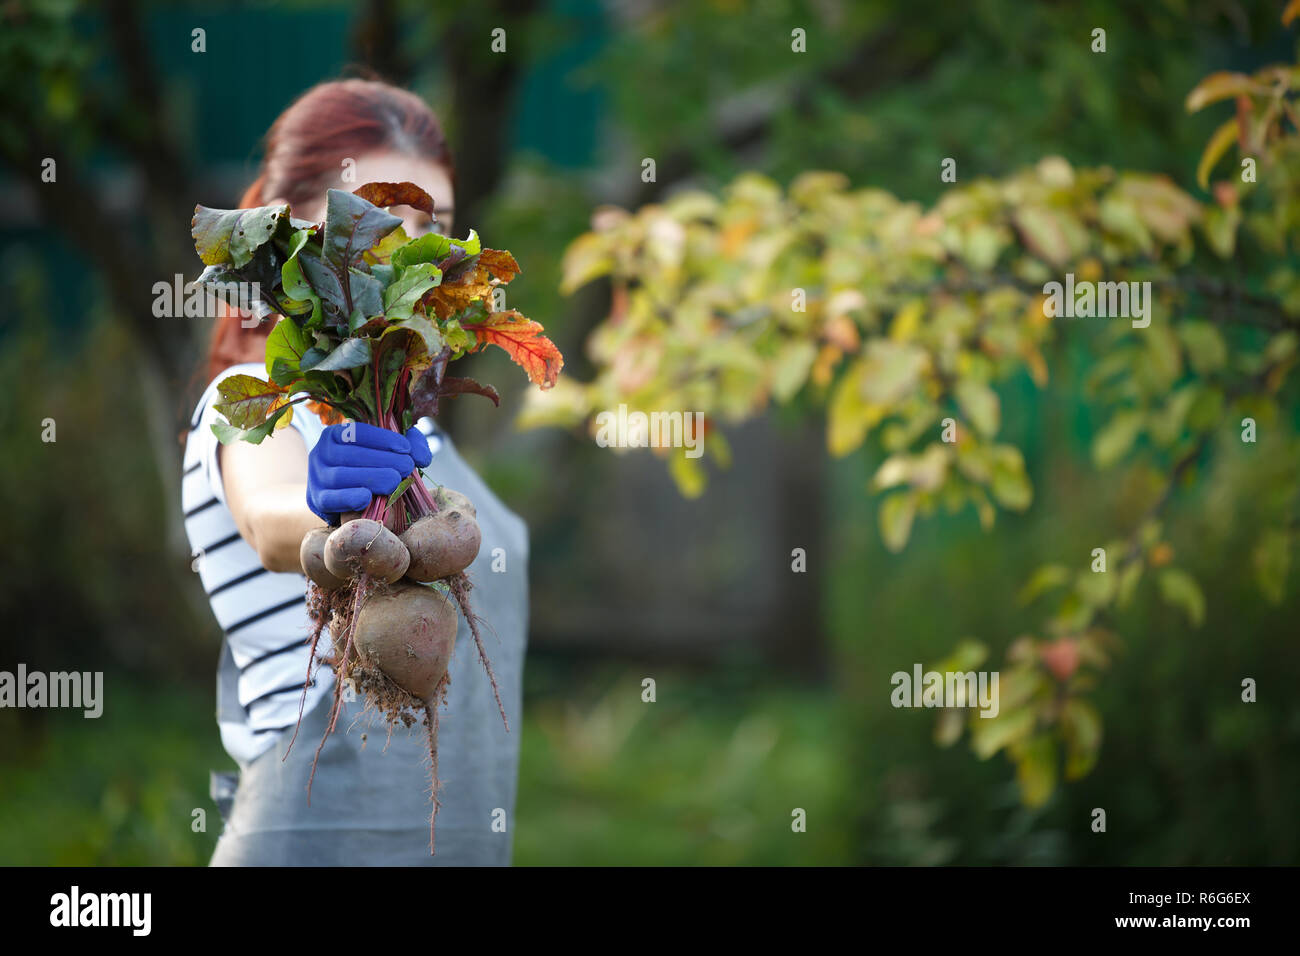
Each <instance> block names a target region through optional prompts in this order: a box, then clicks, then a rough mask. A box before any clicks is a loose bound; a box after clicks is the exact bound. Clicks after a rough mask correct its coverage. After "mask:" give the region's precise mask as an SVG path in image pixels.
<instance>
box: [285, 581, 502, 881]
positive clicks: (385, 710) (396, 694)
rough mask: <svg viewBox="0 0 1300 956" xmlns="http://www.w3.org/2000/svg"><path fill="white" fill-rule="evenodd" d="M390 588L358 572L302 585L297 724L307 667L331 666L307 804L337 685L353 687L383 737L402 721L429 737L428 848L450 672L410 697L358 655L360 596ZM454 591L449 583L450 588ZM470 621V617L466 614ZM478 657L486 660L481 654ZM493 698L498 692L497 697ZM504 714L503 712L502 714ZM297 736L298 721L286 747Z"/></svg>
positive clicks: (338, 701)
mask: <svg viewBox="0 0 1300 956" xmlns="http://www.w3.org/2000/svg"><path fill="white" fill-rule="evenodd" d="M391 590H392V588H391V587H390V586H389V585H388V584H387V583H385V582H384V581H383V580H381V579H378V578H371V577H369V576H368V575H360V576H358V577H357V578H356V579H354V580H353V581H351V582H349V583H348V584H347V585H346V586H344V587H342V588H339V589H337V590H335V591H325V590H323V589H322V588H320V587H318V586H317V585H316V584H315V583H311V582H309V583H308V590H307V613H308V616H309V618H310V620H311V622H312V630H311V635H310V638H309V640H310V644H311V655H310V660H309V661H308V664H307V678H306V681H305V682H304V684H303V691H302V701H301V702H300V703H299V706H298V726H299V727H301V726H302V713H303V705H304V704H305V702H306V700H307V688H308V687H310V686H311V683H312V676H313V671H317V672H318V671H319V665H320V664H329V665H330V667H332V668H333V669H334V676H335V680H334V699H333V705H332V707H331V711H330V719H329V725H328V726H327V727H326V728H325V734H324V736H322V738H321V741H320V744H319V746H317V748H316V756H315V758H314V759H313V760H312V765H311V775H310V776H309V777H308V780H307V803H308V805H309V806H310V805H311V785H312V781H314V780H315V778H316V764H317V762H318V761H319V760H320V754H321V750H323V749H324V747H325V741H327V740H328V739H329V737H330V735H331V734H332V733H334V729H335V727H336V726H337V724H338V719H339V714H340V712H341V711H342V707H343V699H344V695H343V691H344V688H345V687H351V688H352V689H353V690H354V691H355V692H356V693H358V694H360V695H361V697H362V699H363V700H364V702H365V704H364V707H363V708H362V713H361V716H365V715H367V714H378V715H379V716H380V718H381V719H382V720H383V722H384V724H385V725H386V726H387V729H388V737H389V739H391V738H392V735H393V729H394V728H395V727H396V726H397V725H398V724H399V723H400V724H401V725H402V726H403V727H405V728H407V729H409V728H411V727H413V726H414V725H415V723H416V722H417V721H422V722H423V724H424V727H425V731H426V734H427V737H428V742H429V798H430V800H431V802H432V804H433V809H432V811H431V812H430V814H429V853H430V855H432V854H433V852H434V822H435V821H436V819H437V816H438V808H439V806H440V801H439V800H438V791H439V789H440V784H439V781H438V707H439V706H441V705H442V704H445V703H446V701H447V688H448V686H449V684H450V681H451V677H450V674H444V675H443V677H442V680H441V681H439V682H438V686H437V688H436V689H435V690H434V692H433V695H432V697H431V698H430V699H429V700H427V701H425V700H421V699H420V698H418V697H416V696H415V695H414V694H411V693H409V692H408V691H406V690H403V689H402V688H401V687H399V686H398V685H397V684H396V683H395V682H394V681H393V680H392V678H390V677H389V676H388V675H387V674H385V673H384V672H383V671H381V670H380V669H379V668H378V667H375V666H374V665H373V664H371V663H370V662H369V661H367V660H366V659H365V658H363V657H362V656H361V654H360V653H359V652H358V651H357V649H356V645H355V643H354V641H353V636H354V632H355V623H356V616H357V614H358V613H359V612H360V610H361V607H362V605H363V604H365V602H366V600H367V599H368V598H369V597H370V596H371V595H373V594H376V593H379V594H384V593H387V592H389V591H391ZM453 593H454V589H453ZM457 599H458V600H460V601H461V602H462V603H461V607H462V610H464V611H466V612H467V611H468V604H467V603H466V602H465V601H464V592H461V593H460V594H457ZM470 623H471V627H474V622H473V620H471V622H470ZM326 627H328V629H329V633H330V643H331V645H332V647H331V654H330V656H324V655H322V654H320V653H319V650H320V638H321V635H322V634H323V633H324V632H325V629H326ZM474 636H475V638H476V639H477V638H478V630H477V627H474ZM482 651H483V648H482V644H481V643H480V645H479V652H480V653H482ZM484 663H485V664H486V663H487V660H486V657H485V658H484ZM488 668H489V670H488V673H489V676H490V675H491V665H490V664H488ZM495 688H496V681H495V679H493V689H494V690H495ZM498 700H499V698H498ZM502 716H503V717H504V713H503V714H502ZM297 739H298V727H295V728H294V732H293V737H292V738H291V739H290V741H289V749H291V748H292V747H293V742H294V741H295V740H297ZM285 757H286V758H287V757H288V749H286V751H285Z"/></svg>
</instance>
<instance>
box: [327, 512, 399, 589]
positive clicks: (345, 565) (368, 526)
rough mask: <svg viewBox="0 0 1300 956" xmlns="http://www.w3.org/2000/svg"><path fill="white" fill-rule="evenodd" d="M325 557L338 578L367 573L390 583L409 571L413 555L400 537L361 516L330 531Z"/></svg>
mask: <svg viewBox="0 0 1300 956" xmlns="http://www.w3.org/2000/svg"><path fill="white" fill-rule="evenodd" d="M324 560H325V567H326V569H327V570H328V571H329V573H330V574H332V575H334V576H335V577H336V578H341V579H343V580H346V581H350V580H352V579H353V578H355V577H357V576H358V575H361V574H368V575H370V577H372V578H378V579H379V580H381V581H387V582H389V583H390V584H391V583H392V582H393V581H396V580H397V579H398V578H400V577H401V576H402V575H403V574H405V573H406V569H407V566H408V565H409V564H410V562H411V555H410V553H409V552H408V551H407V550H406V545H404V544H403V543H402V541H401V539H400V538H398V537H397V535H395V534H393V532H391V531H389V530H388V529H387V528H386V527H384V526H383V525H382V524H380V523H379V522H378V521H374V520H371V519H370V518H358V519H357V520H355V521H349V522H346V523H345V524H343V525H341V526H340V527H338V528H336V529H335V530H334V531H333V532H331V533H330V536H329V538H328V540H326V542H325V550H324Z"/></svg>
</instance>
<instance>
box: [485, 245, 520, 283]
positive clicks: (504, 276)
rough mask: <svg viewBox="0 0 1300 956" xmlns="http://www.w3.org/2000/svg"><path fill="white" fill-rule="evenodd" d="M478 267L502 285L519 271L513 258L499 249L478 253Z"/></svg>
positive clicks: (517, 264)
mask: <svg viewBox="0 0 1300 956" xmlns="http://www.w3.org/2000/svg"><path fill="white" fill-rule="evenodd" d="M478 266H479V268H481V269H486V270H487V271H488V272H489V273H491V274H492V276H493V278H496V279H500V280H501V282H503V283H505V282H509V281H510V280H511V279H513V278H514V277H515V276H517V275H519V273H520V271H521V270H520V268H519V263H517V262H515V257H514V256H512V255H511V254H510V253H509V252H506V251H504V250H501V249H484V250H483V251H482V252H480V253H479V257H478Z"/></svg>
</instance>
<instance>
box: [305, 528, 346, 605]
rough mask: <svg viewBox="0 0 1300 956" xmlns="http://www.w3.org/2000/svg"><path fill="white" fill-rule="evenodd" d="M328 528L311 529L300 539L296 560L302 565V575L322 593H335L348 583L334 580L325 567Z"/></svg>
mask: <svg viewBox="0 0 1300 956" xmlns="http://www.w3.org/2000/svg"><path fill="white" fill-rule="evenodd" d="M329 536H330V529H329V528H312V529H311V530H310V531H308V532H307V533H306V534H305V535H303V537H302V547H301V548H299V549H298V560H299V562H300V563H301V564H302V573H303V574H305V575H307V577H309V578H311V579H312V581H314V582H315V584H316V586H317V587H318V588H320V589H321V590H322V591H337V590H338V589H339V588H341V587H343V586H344V585H345V584H347V583H348V582H347V581H345V580H343V579H342V578H336V577H335V576H334V575H332V574H330V570H329V568H327V567H325V542H326V541H328V540H329Z"/></svg>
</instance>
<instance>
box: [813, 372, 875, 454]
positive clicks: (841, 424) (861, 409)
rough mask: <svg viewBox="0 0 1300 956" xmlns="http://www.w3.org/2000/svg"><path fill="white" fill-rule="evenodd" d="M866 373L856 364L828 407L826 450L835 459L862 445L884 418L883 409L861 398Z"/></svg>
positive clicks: (842, 381) (841, 379) (832, 395)
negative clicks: (869, 433)
mask: <svg viewBox="0 0 1300 956" xmlns="http://www.w3.org/2000/svg"><path fill="white" fill-rule="evenodd" d="M865 370H866V365H865V363H863V362H862V361H860V360H859V361H858V362H855V363H854V364H853V365H852V366H851V367H850V368H849V369H848V371H846V372H845V373H844V375H843V377H842V378H840V380H839V382H838V383H837V384H836V386H835V389H834V391H833V392H832V393H831V398H830V402H829V403H828V404H827V407H826V446H827V448H828V449H829V450H830V453H831V454H832V455H833V456H835V457H836V458H841V457H843V456H844V455H847V454H848V453H849V452H851V451H853V449H855V448H857V447H858V446H859V445H861V444H862V442H863V441H865V440H866V437H867V433H868V432H869V431H871V429H872V428H873V427H875V426H876V425H878V424H879V423H880V421H881V419H883V418H884V416H885V411H884V408H882V407H881V406H879V405H875V404H871V403H869V402H867V401H866V400H865V399H864V398H863V397H862V378H863V374H864V372H865Z"/></svg>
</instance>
